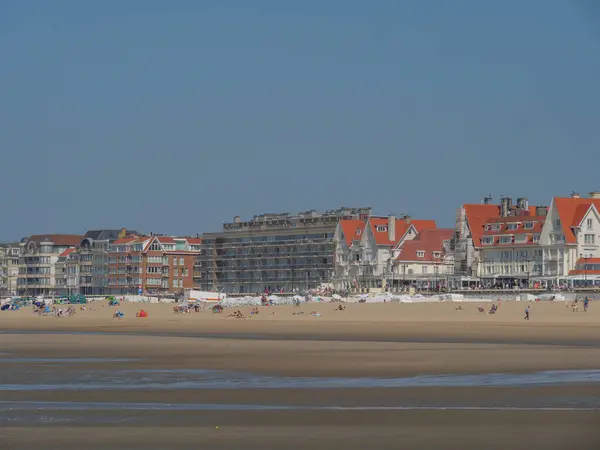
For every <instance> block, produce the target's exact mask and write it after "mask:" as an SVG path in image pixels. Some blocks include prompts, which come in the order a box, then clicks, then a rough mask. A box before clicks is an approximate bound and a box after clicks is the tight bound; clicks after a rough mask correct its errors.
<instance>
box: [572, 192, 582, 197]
mask: <svg viewBox="0 0 600 450" xmlns="http://www.w3.org/2000/svg"><path fill="white" fill-rule="evenodd" d="M571 198H581V195H579V192H575V191H573V192H571Z"/></svg>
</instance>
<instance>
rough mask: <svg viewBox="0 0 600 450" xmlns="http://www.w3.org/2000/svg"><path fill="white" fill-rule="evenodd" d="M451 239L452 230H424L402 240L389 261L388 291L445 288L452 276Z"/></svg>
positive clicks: (452, 256)
mask: <svg viewBox="0 0 600 450" xmlns="http://www.w3.org/2000/svg"><path fill="white" fill-rule="evenodd" d="M452 236H454V229H453V228H434V229H424V230H422V231H421V232H419V233H418V234H417V236H416V237H415V238H414V239H412V240H407V241H405V242H404V243H403V244H402V245H401V246H400V249H399V254H398V256H397V257H396V258H395V259H394V261H393V262H394V264H393V266H392V279H391V280H390V281H389V282H391V284H390V285H389V286H391V289H392V290H394V289H396V288H397V287H399V286H402V285H409V284H411V285H416V286H418V287H427V288H429V289H436V288H438V287H442V286H445V285H446V284H447V279H448V277H449V276H451V275H453V274H454V255H453V254H452V253H451V252H450V251H449V249H450V240H451V239H452Z"/></svg>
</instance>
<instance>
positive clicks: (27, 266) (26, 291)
mask: <svg viewBox="0 0 600 450" xmlns="http://www.w3.org/2000/svg"><path fill="white" fill-rule="evenodd" d="M82 237H83V236H80V235H71V234H48V235H43V234H42V235H33V236H30V237H28V238H23V239H22V240H21V243H20V244H19V245H20V247H21V252H20V253H21V254H20V257H19V278H18V280H17V293H18V295H21V296H37V295H55V294H56V292H57V289H61V288H62V285H61V284H58V283H57V275H58V278H59V279H61V278H62V276H63V275H62V273H58V274H57V273H56V263H57V262H58V259H59V256H60V255H61V254H62V253H63V252H64V251H65V250H67V249H68V248H71V247H75V246H77V245H78V244H79V242H80V241H81V239H82Z"/></svg>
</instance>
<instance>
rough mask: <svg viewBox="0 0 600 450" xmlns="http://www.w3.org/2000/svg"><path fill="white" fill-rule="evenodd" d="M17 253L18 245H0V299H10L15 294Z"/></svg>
mask: <svg viewBox="0 0 600 450" xmlns="http://www.w3.org/2000/svg"><path fill="white" fill-rule="evenodd" d="M19 253H20V248H19V244H18V243H2V244H0V297H10V296H13V295H16V293H17V279H18V277H19Z"/></svg>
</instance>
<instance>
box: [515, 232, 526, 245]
mask: <svg viewBox="0 0 600 450" xmlns="http://www.w3.org/2000/svg"><path fill="white" fill-rule="evenodd" d="M515 242H516V243H517V244H526V243H527V235H526V234H520V235H518V236H517V237H516V238H515Z"/></svg>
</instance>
